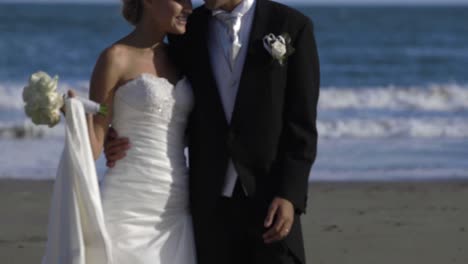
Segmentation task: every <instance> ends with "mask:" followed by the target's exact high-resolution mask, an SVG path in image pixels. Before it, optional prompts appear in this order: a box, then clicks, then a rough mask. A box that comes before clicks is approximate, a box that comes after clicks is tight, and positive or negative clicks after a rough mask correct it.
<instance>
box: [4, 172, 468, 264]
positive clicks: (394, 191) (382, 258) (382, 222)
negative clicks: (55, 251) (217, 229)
mask: <svg viewBox="0 0 468 264" xmlns="http://www.w3.org/2000/svg"><path fill="white" fill-rule="evenodd" d="M51 192H52V182H51V181H13V180H1V181H0V209H1V212H2V215H1V217H0V260H1V261H0V262H1V263H5V264H27V263H40V259H41V256H42V253H43V251H44V246H45V241H46V228H47V215H48V208H49V203H50V197H51ZM309 195H310V196H309V206H308V212H307V214H306V215H305V216H303V227H304V235H305V240H306V251H307V257H308V262H307V263H309V264H347V263H350V264H394V263H398V264H406V263H408V264H415V263H423V264H448V263H460V264H466V263H468V182H454V181H452V182H423V183H422V182H406V183H344V182H340V183H324V182H320V183H313V184H311V185H310V193H309Z"/></svg>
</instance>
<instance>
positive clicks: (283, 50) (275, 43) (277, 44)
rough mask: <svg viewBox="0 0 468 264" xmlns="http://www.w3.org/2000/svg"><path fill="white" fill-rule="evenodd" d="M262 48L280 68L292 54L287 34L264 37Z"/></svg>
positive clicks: (289, 38)
mask: <svg viewBox="0 0 468 264" xmlns="http://www.w3.org/2000/svg"><path fill="white" fill-rule="evenodd" d="M263 46H264V47H265V49H266V50H267V51H268V53H270V55H271V57H273V59H275V60H277V61H278V62H279V64H280V65H281V66H283V65H284V62H285V61H286V59H287V58H288V57H289V56H291V54H293V53H294V48H293V47H292V46H291V37H290V36H289V34H288V33H283V34H281V35H279V36H275V35H274V34H273V33H270V34H268V35H266V36H265V37H263Z"/></svg>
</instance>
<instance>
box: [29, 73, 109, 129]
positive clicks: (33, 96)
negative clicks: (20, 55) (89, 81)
mask: <svg viewBox="0 0 468 264" xmlns="http://www.w3.org/2000/svg"><path fill="white" fill-rule="evenodd" d="M57 84H58V76H55V77H54V78H51V77H50V76H49V75H48V74H47V73H45V72H42V71H39V72H36V73H34V74H32V75H31V77H30V78H29V84H28V85H27V86H26V87H24V89H23V101H24V102H25V103H26V104H25V106H24V110H25V112H26V115H27V116H28V117H30V118H31V120H32V121H33V123H34V124H36V125H48V126H49V127H53V126H55V125H56V124H58V123H59V122H60V109H61V108H62V107H63V105H64V104H65V99H67V95H66V94H59V93H58V92H57V91H56V90H57ZM76 99H78V100H79V101H80V102H81V103H82V104H83V107H84V110H85V112H86V113H89V114H101V115H106V114H107V107H106V106H105V105H100V104H98V103H96V102H93V101H90V100H88V99H84V98H81V97H76Z"/></svg>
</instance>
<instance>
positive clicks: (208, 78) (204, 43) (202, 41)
mask: <svg viewBox="0 0 468 264" xmlns="http://www.w3.org/2000/svg"><path fill="white" fill-rule="evenodd" d="M202 8H203V10H202V12H203V13H202V15H201V16H200V17H199V19H200V20H199V21H196V22H195V21H194V24H195V25H197V26H199V27H200V28H198V29H197V30H195V31H194V32H196V35H195V36H194V38H195V39H196V49H194V50H193V51H192V52H194V53H196V54H198V55H197V56H195V57H196V58H198V59H196V60H195V63H196V65H197V66H196V67H199V69H198V70H197V71H195V72H198V73H199V74H201V75H204V76H200V77H201V78H202V80H203V85H202V86H201V87H198V89H199V91H198V92H199V94H201V96H200V99H201V100H202V101H203V102H205V100H206V102H207V104H208V105H211V106H213V107H214V108H213V109H212V111H214V112H215V113H216V115H217V117H219V118H217V119H220V120H219V121H221V122H223V124H224V125H225V126H226V127H227V126H228V122H227V120H226V117H225V114H224V108H223V105H222V101H221V96H220V94H219V91H218V85H217V83H216V80H215V77H214V72H213V65H212V64H211V57H210V51H209V46H210V45H209V43H208V42H209V40H210V33H209V32H210V27H209V23H210V19H211V17H212V15H211V10H209V9H207V8H205V7H202ZM197 77H198V76H197Z"/></svg>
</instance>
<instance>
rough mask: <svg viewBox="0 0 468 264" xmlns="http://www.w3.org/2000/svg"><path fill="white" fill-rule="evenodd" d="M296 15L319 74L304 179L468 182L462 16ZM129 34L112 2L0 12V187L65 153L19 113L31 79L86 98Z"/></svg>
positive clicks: (51, 170)
mask: <svg viewBox="0 0 468 264" xmlns="http://www.w3.org/2000/svg"><path fill="white" fill-rule="evenodd" d="M296 8H298V9H299V10H301V11H302V12H303V13H305V14H306V15H308V16H310V17H311V18H312V20H313V21H314V28H315V34H316V38H317V43H318V48H319V54H320V61H321V69H322V74H321V77H322V82H321V83H322V85H321V94H320V100H319V112H318V115H319V116H318V130H319V135H320V137H319V149H318V157H317V161H316V163H315V165H314V168H313V170H312V171H311V177H310V178H311V180H337V181H340V180H422V179H448V178H466V179H468V27H467V25H468V7H440V6H439V7H371V6H359V7H347V6H333V7H331V6H330V7H325V6H297V7H296ZM130 30H131V27H130V26H129V25H127V24H126V22H125V21H124V20H123V19H122V18H121V16H120V7H119V6H118V5H96V4H93V5H86V4H80V5H71V4H54V5H51V4H0V178H27V179H49V178H53V177H54V175H55V169H56V166H57V162H58V159H59V156H60V153H61V151H62V148H63V138H64V128H63V126H61V125H59V126H57V127H55V128H53V129H49V128H47V127H35V126H33V125H32V123H31V122H30V121H29V120H27V118H26V117H25V115H24V113H23V103H22V99H21V92H22V88H23V87H24V85H25V84H26V83H27V80H28V76H29V75H30V74H31V73H33V72H35V71H38V70H44V71H46V72H48V73H50V74H52V75H55V74H57V75H59V77H60V82H59V89H60V90H62V91H66V90H67V89H68V88H74V89H75V90H78V92H79V93H80V94H82V95H83V96H86V95H87V91H88V86H89V84H88V80H89V76H90V74H91V71H92V68H93V65H94V63H95V60H96V58H97V56H98V55H99V53H100V51H101V50H102V49H104V48H105V47H107V46H109V45H110V44H111V43H113V42H114V41H115V40H117V39H119V38H121V37H122V36H124V35H125V34H126V33H128V32H129V31H130ZM98 168H99V171H100V173H101V174H102V173H103V172H104V170H105V166H104V162H103V159H102V158H101V159H100V160H99V161H98Z"/></svg>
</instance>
